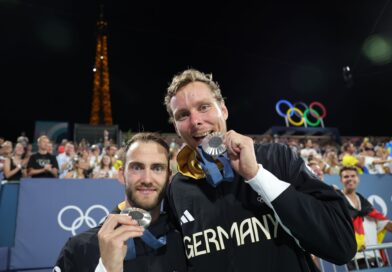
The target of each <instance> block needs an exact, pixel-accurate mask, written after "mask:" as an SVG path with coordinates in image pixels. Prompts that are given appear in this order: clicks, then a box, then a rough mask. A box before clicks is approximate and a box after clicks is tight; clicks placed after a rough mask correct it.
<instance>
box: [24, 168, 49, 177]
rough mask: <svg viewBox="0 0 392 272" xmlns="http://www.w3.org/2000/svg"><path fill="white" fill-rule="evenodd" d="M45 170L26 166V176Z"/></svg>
mask: <svg viewBox="0 0 392 272" xmlns="http://www.w3.org/2000/svg"><path fill="white" fill-rule="evenodd" d="M45 172H46V169H45V168H39V169H34V168H28V169H27V175H28V176H34V175H38V174H41V173H45Z"/></svg>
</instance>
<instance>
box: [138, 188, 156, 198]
mask: <svg viewBox="0 0 392 272" xmlns="http://www.w3.org/2000/svg"><path fill="white" fill-rule="evenodd" d="M136 191H137V192H138V193H140V194H141V195H143V196H149V195H151V194H153V193H155V192H156V191H157V190H156V189H154V188H144V187H142V188H138V189H136Z"/></svg>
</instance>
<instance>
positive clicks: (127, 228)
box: [98, 214, 144, 272]
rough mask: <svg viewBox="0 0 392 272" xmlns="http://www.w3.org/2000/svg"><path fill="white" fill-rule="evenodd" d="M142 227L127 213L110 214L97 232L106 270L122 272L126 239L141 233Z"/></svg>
mask: <svg viewBox="0 0 392 272" xmlns="http://www.w3.org/2000/svg"><path fill="white" fill-rule="evenodd" d="M143 231H144V228H143V227H140V226H139V225H138V224H137V221H135V220H132V218H131V217H130V216H128V215H122V214H110V215H109V216H108V218H107V219H106V221H105V223H104V224H103V225H102V228H101V229H100V231H99V232H98V240H99V250H100V253H101V259H102V263H103V265H104V266H105V268H106V271H108V272H122V271H123V262H124V258H125V255H126V253H127V240H128V239H129V238H134V237H140V236H142V235H143Z"/></svg>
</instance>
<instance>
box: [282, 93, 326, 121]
mask: <svg viewBox="0 0 392 272" xmlns="http://www.w3.org/2000/svg"><path fill="white" fill-rule="evenodd" d="M282 105H286V106H287V107H288V110H287V111H286V113H284V112H283V111H282V110H281V106H282ZM298 106H302V107H303V108H304V109H303V111H302V110H300V109H299V108H298ZM316 106H317V107H318V108H319V109H318V111H317V110H316V109H315V107H316ZM275 110H276V112H277V113H278V115H279V116H281V117H283V118H285V120H286V125H287V126H289V125H288V123H290V124H292V125H293V126H296V127H299V126H302V125H305V127H306V126H308V125H309V126H311V127H316V126H319V125H320V124H321V125H322V126H324V124H323V119H324V118H325V117H326V116H327V109H326V108H325V106H324V105H323V104H322V103H320V102H318V101H313V102H312V103H310V104H309V106H308V105H307V104H306V103H304V102H295V103H293V104H292V103H291V102H289V101H288V100H284V99H281V100H279V101H278V102H277V103H276V106H275ZM320 110H321V113H320ZM309 114H310V115H311V116H312V117H313V118H315V119H316V121H314V122H313V121H311V120H310V118H309ZM294 115H295V116H297V117H299V118H300V120H299V121H295V120H294V119H293V116H294Z"/></svg>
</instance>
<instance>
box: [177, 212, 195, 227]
mask: <svg viewBox="0 0 392 272" xmlns="http://www.w3.org/2000/svg"><path fill="white" fill-rule="evenodd" d="M180 221H181V222H180V224H181V225H182V224H185V223H188V222H192V221H195V218H193V216H192V215H191V214H190V213H189V212H188V210H185V212H184V213H183V215H182V216H181V219H180Z"/></svg>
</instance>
